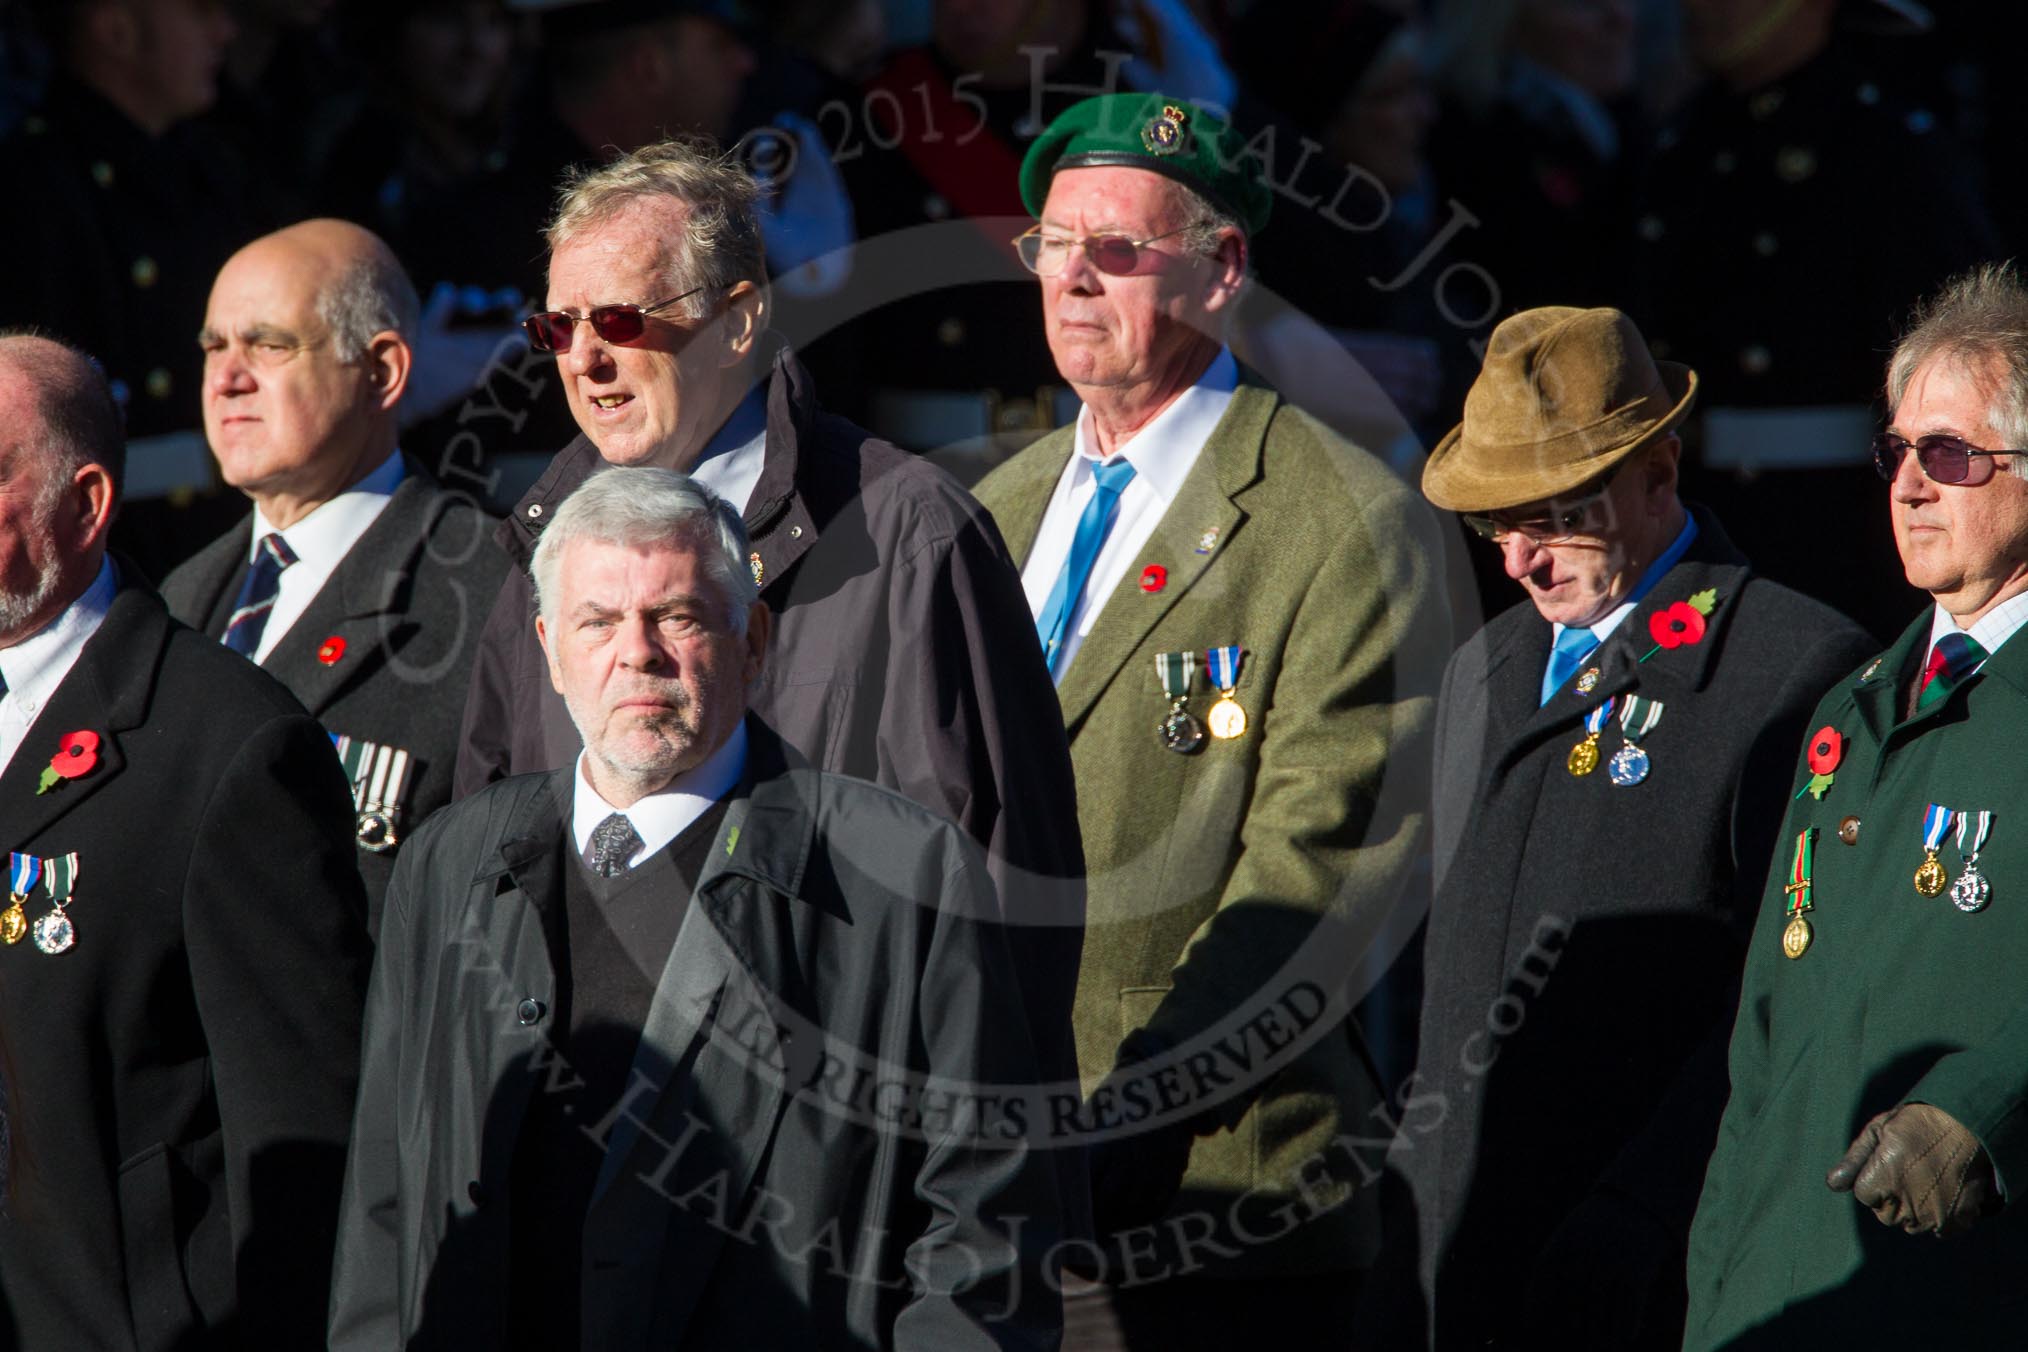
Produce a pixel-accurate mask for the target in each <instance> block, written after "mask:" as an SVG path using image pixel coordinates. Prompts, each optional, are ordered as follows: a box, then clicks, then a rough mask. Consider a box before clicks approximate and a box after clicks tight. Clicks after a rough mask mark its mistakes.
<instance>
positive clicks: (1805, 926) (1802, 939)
mask: <svg viewBox="0 0 2028 1352" xmlns="http://www.w3.org/2000/svg"><path fill="white" fill-rule="evenodd" d="M1810 938H1811V935H1810V922H1809V921H1807V920H1805V919H1803V918H1802V917H1801V916H1796V917H1795V918H1794V919H1792V920H1790V921H1789V924H1788V928H1787V929H1785V930H1783V931H1782V952H1783V953H1784V954H1785V955H1787V957H1788V959H1789V961H1791V962H1793V961H1795V960H1796V959H1797V958H1800V957H1801V956H1803V954H1805V953H1807V952H1809V951H1810Z"/></svg>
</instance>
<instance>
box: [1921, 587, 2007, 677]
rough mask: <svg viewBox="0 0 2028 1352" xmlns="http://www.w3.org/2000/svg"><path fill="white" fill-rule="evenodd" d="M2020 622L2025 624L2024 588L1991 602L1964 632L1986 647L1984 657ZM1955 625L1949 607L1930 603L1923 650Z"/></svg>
mask: <svg viewBox="0 0 2028 1352" xmlns="http://www.w3.org/2000/svg"><path fill="white" fill-rule="evenodd" d="M2024 624H2028V592H2022V593H2021V594H2020V595H2019V596H2010V597H2008V598H2007V599H2006V600H2004V601H2002V602H2000V604H1999V605H1997V606H1994V607H1993V608H1992V609H1991V610H1989V611H1987V612H1986V613H1985V614H1983V615H1981V616H1980V617H1979V619H1978V622H1977V623H1976V624H1974V625H1973V626H1972V627H1971V628H1969V629H1966V630H1965V631H1964V632H1965V633H1966V634H1968V635H1970V636H1971V638H1972V640H1973V641H1974V642H1975V643H1977V644H1978V645H1979V646H1980V647H1981V648H1984V649H1985V650H1986V655H1987V656H1988V657H1991V656H1992V655H1993V654H1994V653H1996V652H1998V651H2000V645H2001V644H2003V643H2005V642H2006V641H2007V640H2008V639H2010V638H2012V637H2013V636H2014V631H2015V630H2017V629H2019V628H2020V627H2021V626H2022V625H2024ZM1958 628H1959V626H1958V622H1957V621H1956V620H1954V619H1952V618H1951V615H1950V612H1949V611H1947V610H1945V609H1944V608H1943V607H1942V606H1934V607H1932V613H1931V616H1930V622H1929V648H1928V649H1925V650H1924V651H1925V652H1927V651H1929V650H1930V649H1934V648H1935V647H1936V641H1937V640H1938V639H1940V638H1942V637H1943V636H1944V635H1945V634H1950V633H1955V632H1957V631H1958ZM1974 670H1977V668H1974Z"/></svg>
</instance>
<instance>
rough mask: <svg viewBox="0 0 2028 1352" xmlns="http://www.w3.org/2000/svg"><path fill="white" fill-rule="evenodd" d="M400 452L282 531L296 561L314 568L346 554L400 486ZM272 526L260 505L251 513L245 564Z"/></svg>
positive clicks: (269, 532) (391, 455) (258, 548)
mask: <svg viewBox="0 0 2028 1352" xmlns="http://www.w3.org/2000/svg"><path fill="white" fill-rule="evenodd" d="M403 473H404V471H403V469H402V464H401V452H400V451H398V450H397V451H394V452H391V453H390V454H389V455H388V457H387V459H385V460H383V461H381V462H380V464H379V465H378V466H377V467H375V469H374V470H373V472H372V473H370V474H368V475H367V476H366V477H365V478H363V479H361V480H360V481H359V482H358V483H356V484H354V485H352V487H350V488H348V489H346V490H345V491H344V492H343V493H340V494H339V495H338V496H337V497H335V498H332V499H331V500H330V501H329V502H320V503H318V504H317V505H316V506H315V507H313V508H311V509H310V510H309V511H308V512H307V513H305V514H304V516H303V519H302V520H300V521H298V522H296V524H295V525H293V526H290V527H289V528H288V529H287V530H285V531H281V532H280V534H281V537H282V538H283V539H284V540H287V541H288V542H289V550H290V552H292V553H293V554H294V555H295V556H296V558H297V559H299V560H302V561H304V562H307V563H310V564H312V565H313V566H314V565H317V564H320V563H322V562H324V561H325V560H329V561H331V562H332V563H334V564H335V563H336V562H337V560H339V559H342V558H344V557H345V551H346V550H348V549H350V548H352V545H353V542H354V541H356V540H358V538H359V537H360V536H361V535H362V534H363V533H365V530H366V528H367V527H368V526H369V525H371V524H373V518H374V517H375V515H377V514H378V513H379V511H380V509H381V508H382V507H383V506H385V505H386V502H387V499H388V497H389V496H390V495H392V494H393V492H394V490H395V489H396V488H398V487H400V486H401V480H402V476H403ZM275 533H276V530H275V527H274V525H273V524H272V523H271V522H269V520H268V519H267V517H266V516H265V515H263V514H262V512H261V509H260V506H259V504H255V506H254V510H253V536H252V538H251V539H249V540H248V541H247V550H246V556H247V562H249V563H251V562H253V560H254V556H255V555H257V554H258V553H259V552H260V547H261V540H262V539H263V538H264V537H266V536H268V535H271V534H275Z"/></svg>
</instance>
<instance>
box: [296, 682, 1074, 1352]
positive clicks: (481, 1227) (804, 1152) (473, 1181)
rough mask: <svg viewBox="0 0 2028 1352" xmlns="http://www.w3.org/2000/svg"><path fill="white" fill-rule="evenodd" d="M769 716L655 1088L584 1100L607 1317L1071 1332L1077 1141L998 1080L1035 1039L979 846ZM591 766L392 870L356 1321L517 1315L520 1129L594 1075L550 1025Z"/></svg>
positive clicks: (350, 1346)
mask: <svg viewBox="0 0 2028 1352" xmlns="http://www.w3.org/2000/svg"><path fill="white" fill-rule="evenodd" d="M747 728H748V755H747V766H746V772H745V774H744V775H743V776H742V780H741V783H740V785H739V786H738V787H737V788H736V789H734V790H733V792H732V794H731V796H730V798H729V800H728V805H727V809H726V814H725V817H724V819H723V821H722V822H721V823H720V825H719V828H718V833H717V837H716V839H715V840H714V841H713V844H712V847H711V849H710V851H709V852H708V856H707V857H708V859H709V863H707V864H706V865H705V867H704V869H703V872H702V873H701V875H700V876H699V878H698V881H697V885H696V889H695V892H694V894H693V897H692V900H691V902H690V905H689V906H688V909H687V910H686V911H685V913H684V916H683V920H682V923H681V927H680V928H679V930H678V932H677V936H676V942H675V946H674V948H673V949H672V950H671V951H670V953H669V956H668V959H667V962H666V964H665V965H664V966H663V967H662V969H661V970H660V973H659V979H658V982H657V986H656V991H655V996H654V1000H653V1003H652V1005H651V1006H650V1009H649V1012H648V1016H647V1019H646V1022H645V1025H644V1026H643V1027H642V1028H641V1029H640V1035H639V1039H638V1046H637V1047H636V1050H635V1054H634V1060H633V1078H632V1080H631V1086H632V1087H631V1088H630V1089H629V1091H628V1093H627V1096H626V1099H625V1102H624V1104H623V1105H622V1107H621V1108H619V1109H615V1110H614V1112H613V1113H612V1114H609V1115H608V1117H607V1118H606V1119H604V1120H603V1121H601V1122H599V1123H587V1124H586V1129H587V1130H589V1131H591V1132H593V1135H594V1139H596V1140H598V1141H599V1142H600V1143H601V1145H603V1146H604V1148H605V1149H606V1152H607V1153H606V1159H605V1163H604V1167H603V1169H602V1171H601V1173H600V1176H599V1180H598V1184H597V1187H596V1189H595V1190H594V1192H593V1195H592V1199H591V1202H590V1207H589V1210H588V1212H587V1215H586V1221H585V1228H584V1238H583V1260H582V1269H581V1272H580V1274H579V1280H580V1283H581V1285H580V1292H581V1302H580V1308H581V1311H582V1314H581V1318H582V1321H583V1344H582V1345H583V1346H584V1347H587V1348H599V1349H601V1350H602V1352H628V1350H629V1349H641V1352H647V1349H667V1348H677V1347H682V1348H694V1349H717V1348H724V1349H733V1348H740V1349H744V1348H840V1349H844V1348H850V1349H870V1348H875V1347H880V1348H888V1347H899V1348H917V1349H923V1352H947V1350H948V1352H955V1350H956V1349H963V1348H988V1347H997V1348H1025V1349H1046V1348H1053V1347H1055V1346H1056V1342H1057V1337H1058V1335H1059V1333H1060V1331H1061V1319H1062V1316H1061V1308H1060V1307H1061V1302H1060V1298H1059V1296H1058V1291H1059V1289H1060V1288H1059V1287H1058V1286H1057V1285H1056V1284H1055V1281H1054V1277H1053V1273H1052V1272H1051V1271H1050V1267H1051V1264H1052V1263H1053V1261H1054V1258H1056V1257H1060V1256H1061V1255H1060V1252H1058V1248H1057V1246H1058V1241H1059V1239H1060V1237H1061V1235H1062V1229H1061V1227H1062V1217H1061V1213H1060V1211H1059V1196H1060V1191H1061V1188H1060V1184H1059V1181H1058V1179H1057V1176H1056V1166H1057V1163H1058V1161H1059V1160H1060V1159H1061V1158H1063V1155H1062V1152H1058V1151H1053V1150H1048V1149H1037V1148H1034V1147H1033V1146H1031V1145H1030V1143H1029V1138H1030V1129H1031V1128H1032V1129H1034V1133H1035V1136H1036V1139H1038V1140H1039V1139H1041V1137H1040V1131H1041V1129H1042V1126H1043V1124H1042V1122H1041V1121H1040V1120H1039V1119H1038V1118H1036V1117H1035V1116H1033V1115H1032V1114H1028V1113H1026V1112H1025V1111H1024V1110H1022V1109H1020V1108H1018V1107H1017V1108H1013V1109H1011V1110H1010V1109H1009V1107H1008V1106H1007V1100H1005V1099H1004V1098H1001V1097H997V1096H998V1095H999V1094H1000V1093H1001V1092H1002V1091H1003V1090H1004V1089H1005V1088H1006V1087H1009V1086H1012V1087H1015V1088H1017V1089H1020V1088H1026V1087H1028V1086H1031V1085H1033V1083H1034V1075H1035V1071H1036V1066H1035V1053H1034V1047H1033V1044H1032V1043H1031V1042H1030V1040H1029V1037H1028V1032H1027V1028H1026V1025H1025V1023H1024V1021H1023V1020H1022V1018H1021V1017H1020V1005H1019V1000H1018V995H1017V989H1018V987H1017V983H1016V982H1015V980H1014V973H1013V969H1012V963H1013V961H1014V957H1013V951H1012V949H1011V948H1010V947H1009V945H1008V944H1007V936H1006V933H1005V931H1004V929H1003V928H1002V927H1001V926H999V925H998V924H997V923H995V922H994V921H993V920H992V917H991V909H992V905H993V902H992V896H991V891H990V887H989V884H988V883H987V881H986V878H985V874H984V871H983V869H982V867H981V862H980V859H979V855H978V851H977V848H976V847H975V846H973V845H972V844H971V843H970V842H969V841H967V840H966V839H965V837H964V836H963V835H962V834H960V833H959V832H958V831H956V830H955V829H954V828H953V827H952V826H951V825H950V823H949V822H947V821H942V820H939V819H938V818H935V817H933V816H931V815H930V814H928V813H926V812H924V811H922V810H921V809H920V808H918V807H916V806H915V805H914V804H912V803H910V802H908V801H907V800H905V799H903V798H901V797H900V796H899V795H896V794H894V793H892V792H890V791H888V790H885V789H881V788H878V787H876V786H874V785H870V784H866V783H864V782H861V781H857V780H850V779H846V778H843V777H841V776H833V775H827V774H822V773H820V772H817V771H814V770H812V769H811V768H810V767H809V766H808V764H807V763H803V762H801V761H800V758H798V757H795V756H794V755H793V753H789V752H787V751H786V750H785V749H784V748H783V747H782V744H781V742H780V739H778V738H776V737H775V736H774V735H773V734H772V733H769V732H768V731H767V730H766V728H765V726H764V725H763V724H761V723H760V722H759V721H758V720H757V719H753V718H749V720H748V723H747ZM573 774H574V771H573V770H572V769H570V768H565V769H562V770H558V771H552V772H550V773H548V774H542V775H521V776H516V777H514V778H512V779H509V780H506V781H504V782H502V783H500V784H497V785H494V786H492V787H489V788H488V789H486V790H485V791H483V792H481V793H479V794H476V795H474V796H473V797H471V798H469V799H465V800H463V801H461V802H458V803H455V804H453V805H452V806H451V807H449V808H447V809H445V810H444V811H443V812H441V813H439V814H438V815H437V816H436V817H435V818H434V819H433V820H432V821H431V822H430V823H429V825H427V826H426V827H425V828H424V829H423V832H422V834H421V835H419V836H418V837H417V838H416V839H415V840H414V841H412V842H411V844H410V848H409V849H408V850H407V851H406V852H405V853H404V855H403V857H402V860H401V862H400V864H399V865H397V867H396V869H395V878H394V885H393V887H392V888H390V889H389V891H388V897H387V912H386V916H385V919H384V922H383V925H382V929H381V945H380V950H379V955H378V959H377V961H376V964H375V967H374V973H373V990H372V994H371V996H370V999H369V1002H368V1011H367V1021H366V1055H365V1065H364V1067H363V1069H362V1071H361V1082H360V1095H359V1108H358V1117H357V1123H356V1128H355V1134H354V1139H353V1146H352V1158H351V1165H350V1170H349V1173H348V1175H347V1179H346V1199H345V1220H344V1226H343V1237H342V1240H341V1243H340V1256H339V1262H338V1267H337V1274H336V1277H335V1279H334V1282H333V1291H332V1316H331V1346H332V1348H333V1349H335V1350H336V1352H369V1350H373V1349H384V1350H385V1352H396V1349H402V1348H409V1349H424V1348H453V1349H460V1350H461V1352H462V1349H467V1348H493V1347H500V1346H503V1345H504V1342H505V1331H504V1329H503V1325H502V1321H503V1320H504V1318H505V1317H506V1313H507V1309H508V1298H507V1296H506V1294H505V1292H504V1291H503V1283H504V1282H505V1281H506V1279H507V1274H508V1270H509V1257H508V1255H509V1242H510V1236H511V1227H512V1224H513V1217H512V1215H511V1197H512V1189H511V1187H510V1179H509V1175H510V1171H511V1169H512V1165H513V1158H514V1149H515V1144H516V1141H517V1140H518V1139H519V1136H520V1132H521V1128H522V1124H523V1122H524V1120H525V1119H526V1117H527V1115H528V1112H529V1109H530V1104H531V1101H532V1100H533V1097H534V1096H535V1095H536V1094H538V1093H544V1092H560V1091H561V1089H563V1088H567V1087H568V1083H567V1082H568V1081H569V1080H570V1078H571V1072H570V1067H569V1066H568V1065H567V1064H565V1063H564V1061H563V1060H562V1059H561V1058H558V1057H557V1056H555V1055H554V1054H553V1053H550V1052H549V1051H548V1050H547V1049H548V1048H549V1047H550V1045H551V1044H550V1037H551V1030H550V1027H549V1024H550V1022H551V1021H552V1020H553V1019H554V1017H555V1014H554V1011H555V1009H556V1007H557V990H558V983H557V954H556V953H555V952H554V951H553V949H552V948H551V946H550V943H549V941H548V939H547V938H546V936H547V935H548V934H549V933H550V932H551V931H552V930H553V929H554V928H555V927H556V913H557V912H559V911H560V910H561V909H562V908H563V906H564V904H565V903H564V897H563V890H564V877H563V871H564V870H565V869H567V868H571V867H574V865H572V864H571V863H570V862H569V861H568V860H567V859H566V858H565V857H564V851H565V850H566V849H568V848H570V847H569V846H568V844H567V841H568V839H569V835H570V830H569V818H570V812H571V802H572V797H571V794H572V776H573ZM628 1031H629V1032H631V1030H628ZM926 1077H927V1078H926ZM1024 1119H1025V1120H1024Z"/></svg>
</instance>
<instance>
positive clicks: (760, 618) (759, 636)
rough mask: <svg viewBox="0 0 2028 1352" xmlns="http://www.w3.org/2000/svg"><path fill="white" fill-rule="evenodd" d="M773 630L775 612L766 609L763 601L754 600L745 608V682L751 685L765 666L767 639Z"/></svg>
mask: <svg viewBox="0 0 2028 1352" xmlns="http://www.w3.org/2000/svg"><path fill="white" fill-rule="evenodd" d="M774 632H775V613H774V612H773V611H772V610H769V609H768V603H767V602H765V601H755V602H754V603H753V604H752V605H750V606H748V607H747V608H746V683H747V684H748V685H752V684H753V683H754V682H755V681H757V680H759V679H760V674H761V672H762V671H763V670H765V669H766V667H767V661H768V639H769V638H770V637H772V636H773V634H774Z"/></svg>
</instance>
